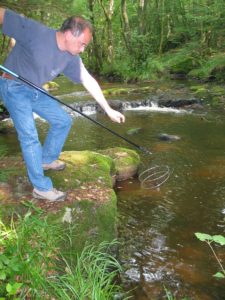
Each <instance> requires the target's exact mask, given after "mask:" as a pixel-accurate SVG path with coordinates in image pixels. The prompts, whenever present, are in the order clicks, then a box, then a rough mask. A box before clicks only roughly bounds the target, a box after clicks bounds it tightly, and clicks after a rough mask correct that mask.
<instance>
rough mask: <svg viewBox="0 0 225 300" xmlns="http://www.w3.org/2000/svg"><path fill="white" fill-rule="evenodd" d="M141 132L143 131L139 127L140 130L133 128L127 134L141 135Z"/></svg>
mask: <svg viewBox="0 0 225 300" xmlns="http://www.w3.org/2000/svg"><path fill="white" fill-rule="evenodd" d="M140 130H141V128H140V127H138V128H131V129H129V130H127V134H128V135H134V134H137V133H139V132H140Z"/></svg>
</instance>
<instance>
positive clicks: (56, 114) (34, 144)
mask: <svg viewBox="0 0 225 300" xmlns="http://www.w3.org/2000/svg"><path fill="white" fill-rule="evenodd" d="M0 92H1V93H0V95H1V98H2V100H3V103H4V105H5V106H6V108H7V109H8V111H9V113H10V116H11V118H12V120H13V123H14V126H15V129H16V131H17V134H18V139H19V141H20V146H21V149H22V153H23V158H24V161H25V163H26V167H27V173H28V177H29V179H30V181H31V183H32V185H33V186H34V188H36V189H38V190H40V191H49V190H51V189H52V187H53V186H52V181H51V179H50V178H49V177H46V176H45V175H44V171H43V168H42V164H43V163H51V162H52V161H54V160H56V159H58V157H59V155H60V152H61V150H62V147H63V145H64V143H65V140H66V138H67V135H68V133H69V131H70V128H71V125H72V119H71V117H70V116H69V115H68V114H67V113H66V112H65V111H64V110H63V109H62V108H61V106H60V105H59V103H58V102H56V101H55V100H53V99H52V98H50V97H48V96H47V95H45V94H43V93H41V92H39V91H37V90H35V89H34V88H31V87H29V86H27V85H25V84H23V83H20V82H18V81H15V80H9V79H5V78H1V77H0ZM33 112H35V113H37V114H38V115H39V116H40V117H42V118H43V119H45V120H46V121H47V122H48V123H49V125H50V128H49V131H48V134H47V136H46V139H45V142H44V144H43V146H42V145H41V143H40V141H39V138H38V132H37V129H36V125H35V121H34V117H33Z"/></svg>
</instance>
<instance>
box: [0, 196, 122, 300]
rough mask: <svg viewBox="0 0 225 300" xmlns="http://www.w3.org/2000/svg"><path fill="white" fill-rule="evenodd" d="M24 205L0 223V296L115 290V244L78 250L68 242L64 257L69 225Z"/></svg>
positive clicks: (92, 295) (71, 295)
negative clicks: (8, 223)
mask: <svg viewBox="0 0 225 300" xmlns="http://www.w3.org/2000/svg"><path fill="white" fill-rule="evenodd" d="M24 206H25V207H26V212H25V215H24V216H23V217H22V216H20V215H16V216H14V217H13V219H12V222H11V226H6V225H5V224H4V223H3V222H0V299H2V300H3V299H5V300H6V299H14V300H16V299H40V300H41V299H49V298H51V299H62V300H64V299H80V300H82V299H87V297H88V299H93V300H98V299H99V300H104V299H112V298H113V296H114V295H115V293H117V292H119V291H120V288H119V287H118V286H117V285H116V284H115V283H114V279H115V276H116V274H117V273H118V272H119V271H121V267H120V265H119V263H118V262H117V260H116V259H115V258H114V257H113V256H112V255H111V254H110V251H111V249H112V247H115V245H116V242H113V243H110V244H109V243H102V244H100V245H99V246H91V245H86V247H85V248H84V250H83V251H81V253H80V254H78V253H76V252H74V251H73V248H72V247H70V246H71V245H69V247H68V249H64V251H65V250H66V252H65V254H66V256H65V255H63V250H62V248H61V245H63V246H65V244H67V241H69V243H70V242H72V236H71V232H72V231H73V230H72V228H71V229H70V230H68V229H67V228H65V227H63V225H62V224H61V223H60V222H55V221H53V220H51V219H50V217H47V216H46V215H45V214H44V212H43V211H42V210H41V209H40V208H37V207H35V206H34V204H32V203H31V202H25V203H24ZM73 238H74V237H73ZM73 242H76V241H73ZM60 249H61V250H60ZM66 257H67V258H66ZM77 296H78V297H77Z"/></svg>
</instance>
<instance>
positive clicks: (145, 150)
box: [0, 65, 152, 154]
mask: <svg viewBox="0 0 225 300" xmlns="http://www.w3.org/2000/svg"><path fill="white" fill-rule="evenodd" d="M0 69H1V70H2V71H3V72H6V73H8V74H10V75H12V76H13V77H15V78H17V79H19V80H21V81H22V82H24V83H26V84H28V85H29V86H31V87H33V88H35V89H36V90H38V91H40V92H41V93H43V94H45V95H47V96H48V97H50V98H52V99H54V100H55V101H57V102H59V103H60V104H62V105H64V106H66V107H68V108H70V109H71V110H73V111H75V112H77V113H78V114H80V115H82V116H83V117H85V118H86V119H88V120H90V121H92V122H93V123H95V124H96V125H98V126H100V127H102V128H104V129H105V130H107V131H109V132H110V133H112V134H114V135H115V136H117V137H119V138H121V139H123V140H124V141H126V142H127V143H129V144H131V145H132V146H134V147H136V148H138V150H140V151H142V152H144V153H145V154H152V153H151V152H150V151H149V150H148V149H146V148H145V147H142V146H140V145H138V144H136V143H134V142H133V141H131V140H129V139H127V138H126V137H124V136H122V135H120V134H119V133H117V132H115V131H113V130H112V129H110V128H108V127H106V126H105V125H103V124H101V123H100V122H98V121H96V120H94V119H92V118H91V117H89V116H88V115H86V114H84V113H83V112H81V111H79V110H78V109H76V108H74V107H72V106H70V105H69V104H67V103H65V102H63V101H61V100H60V99H58V98H56V97H54V96H52V95H51V94H49V93H48V92H47V91H46V90H44V89H42V88H40V87H39V86H37V85H35V84H34V83H32V82H31V81H29V80H28V79H26V78H24V77H22V76H20V75H18V74H16V73H14V72H12V71H11V70H9V69H7V68H6V67H4V66H2V65H0Z"/></svg>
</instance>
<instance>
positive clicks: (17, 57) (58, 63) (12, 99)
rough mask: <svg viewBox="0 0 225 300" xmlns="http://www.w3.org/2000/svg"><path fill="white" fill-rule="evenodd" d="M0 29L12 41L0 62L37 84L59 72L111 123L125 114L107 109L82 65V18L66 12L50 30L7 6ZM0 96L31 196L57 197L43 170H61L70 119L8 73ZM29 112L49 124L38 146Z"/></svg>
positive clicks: (86, 34) (85, 27)
mask: <svg viewBox="0 0 225 300" xmlns="http://www.w3.org/2000/svg"><path fill="white" fill-rule="evenodd" d="M0 24H2V32H3V34H5V35H7V36H9V37H11V38H14V39H15V40H16V44H15V47H14V48H13V49H12V51H11V52H10V53H9V55H8V57H7V59H6V61H5V63H4V66H5V67H6V68H8V69H9V70H11V71H13V72H15V73H16V74H18V75H20V76H22V77H24V78H27V79H29V80H30V81H31V82H33V83H34V84H36V85H38V86H40V87H41V86H42V85H43V84H44V83H45V82H47V81H50V80H53V79H54V78H55V77H56V76H57V75H58V74H60V73H63V74H64V75H65V76H67V77H68V78H69V79H70V80H72V81H73V82H76V83H82V84H83V86H84V87H85V88H86V89H87V90H88V91H89V92H90V94H91V95H92V96H93V97H94V99H95V100H96V101H97V102H98V103H99V104H100V106H101V107H102V108H103V109H104V110H105V112H106V113H107V115H108V116H109V117H110V118H111V120H112V121H115V122H119V123H120V122H124V121H125V117H124V116H123V115H122V114H121V113H120V112H118V111H115V110H113V109H112V108H111V107H110V106H109V105H108V103H107V101H106V100H105V98H104V96H103V93H102V91H101V89H100V87H99V85H98V83H97V81H96V80H95V79H94V78H93V77H92V76H91V75H90V74H89V73H88V71H87V70H86V68H85V67H84V65H83V63H82V60H81V58H80V57H79V55H78V54H79V53H82V52H83V51H84V50H85V48H86V47H87V45H88V44H89V43H90V41H91V40H92V27H91V24H90V23H89V22H88V21H86V20H85V19H83V18H82V17H74V16H73V17H70V18H69V19H67V20H66V21H65V22H64V23H63V25H62V27H61V29H60V30H59V31H56V30H54V29H51V28H48V27H46V26H44V25H43V24H40V23H38V22H36V21H34V20H31V19H28V18H26V17H24V16H21V15H19V14H17V13H15V12H13V11H11V10H8V9H4V8H0ZM0 91H1V96H2V100H3V102H4V104H5V106H6V108H7V109H8V111H9V113H10V116H11V118H12V120H13V122H14V126H15V128H16V131H17V134H18V139H19V141H20V145H21V149H22V153H23V157H24V161H25V163H26V167H27V173H28V176H29V179H30V181H31V183H32V185H33V187H34V189H33V197H35V198H38V199H47V200H49V201H63V200H64V199H65V198H66V193H64V192H62V191H58V190H56V189H54V188H53V185H52V181H51V179H50V178H49V177H46V176H45V175H44V170H49V169H53V170H62V169H63V168H64V167H65V163H64V162H62V161H58V160H57V159H58V157H59V155H60V152H61V150H62V147H63V145H64V142H65V140H66V137H67V135H68V133H69V130H70V128H71V124H72V120H71V118H70V116H69V115H68V114H67V113H66V112H65V111H64V110H63V109H62V108H61V106H60V105H59V104H58V103H57V102H56V101H54V100H53V99H51V98H50V97H48V96H46V95H44V94H43V93H41V92H39V91H37V90H35V89H32V88H31V87H29V86H27V85H26V84H24V83H21V82H20V81H19V80H15V79H14V78H12V77H11V76H9V75H8V74H4V73H3V75H2V77H0ZM33 112H35V113H37V114H38V115H39V116H40V117H42V118H44V119H45V120H47V121H48V122H49V124H50V129H49V132H48V134H47V137H46V139H45V142H44V144H43V146H42V145H41V144H40V141H39V139H38V133H37V129H36V126H35V122H34V118H33Z"/></svg>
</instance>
